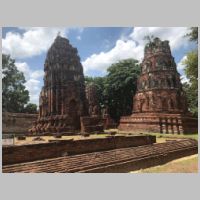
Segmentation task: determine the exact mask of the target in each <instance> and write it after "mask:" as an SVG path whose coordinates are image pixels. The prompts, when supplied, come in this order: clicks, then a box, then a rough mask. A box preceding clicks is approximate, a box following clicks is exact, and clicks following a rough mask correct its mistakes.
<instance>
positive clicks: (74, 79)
mask: <svg viewBox="0 0 200 200" xmlns="http://www.w3.org/2000/svg"><path fill="white" fill-rule="evenodd" d="M86 115H88V108H87V102H86V96H85V85H84V75H83V67H82V65H81V63H80V58H79V56H78V54H77V49H76V48H74V47H72V46H71V44H70V43H69V40H68V39H66V38H63V37H61V36H59V35H58V36H57V37H56V39H55V41H54V43H53V44H52V45H51V47H50V49H49V50H48V53H47V57H46V60H45V64H44V86H43V88H42V91H41V93H40V98H39V118H38V120H37V122H36V123H35V125H34V127H33V128H32V129H31V132H36V133H43V132H63V131H73V130H79V129H80V117H81V116H86Z"/></svg>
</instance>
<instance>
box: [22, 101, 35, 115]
mask: <svg viewBox="0 0 200 200" xmlns="http://www.w3.org/2000/svg"><path fill="white" fill-rule="evenodd" d="M23 112H25V113H30V114H35V113H37V105H36V104H33V103H28V104H27V105H26V106H25V108H24V110H23Z"/></svg>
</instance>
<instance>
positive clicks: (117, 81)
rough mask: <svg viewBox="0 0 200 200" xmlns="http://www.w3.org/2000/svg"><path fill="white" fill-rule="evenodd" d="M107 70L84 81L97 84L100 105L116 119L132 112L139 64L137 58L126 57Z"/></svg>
mask: <svg viewBox="0 0 200 200" xmlns="http://www.w3.org/2000/svg"><path fill="white" fill-rule="evenodd" d="M107 71H108V74H107V75H106V76H105V77H95V78H91V77H86V79H85V81H86V84H89V83H91V82H92V83H94V84H96V85H97V87H98V95H99V101H100V105H101V107H102V108H103V107H108V110H109V114H110V115H111V117H112V118H113V119H115V120H116V121H118V120H119V119H120V116H122V115H129V114H131V112H132V104H133V95H134V94H135V92H136V86H137V78H138V75H139V74H140V66H139V64H138V61H137V60H134V59H126V60H121V61H119V62H117V63H114V64H112V65H111V66H110V67H109V68H108V69H107Z"/></svg>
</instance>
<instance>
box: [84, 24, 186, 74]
mask: <svg viewBox="0 0 200 200" xmlns="http://www.w3.org/2000/svg"><path fill="white" fill-rule="evenodd" d="M187 32H188V28H187V27H178V28H166V27H164V28H162V27H135V28H134V29H133V32H132V33H131V34H130V35H128V36H125V35H123V37H120V39H119V40H117V42H116V44H115V47H114V48H112V49H111V50H110V51H107V52H100V53H99V54H92V55H91V56H90V57H88V58H87V59H85V60H84V61H83V62H82V64H83V67H84V72H85V74H87V75H90V73H91V72H92V71H96V72H100V73H104V74H105V73H106V69H107V68H108V67H109V66H110V65H111V64H112V63H114V62H117V61H118V60H120V59H127V58H135V59H138V60H139V61H141V59H142V58H143V54H144V46H145V41H144V37H145V36H147V35H154V36H155V37H160V38H161V39H162V40H169V41H170V46H171V49H172V51H173V50H177V49H180V48H182V47H187V46H188V44H189V42H188V38H186V37H184V35H185V34H186V33H187Z"/></svg>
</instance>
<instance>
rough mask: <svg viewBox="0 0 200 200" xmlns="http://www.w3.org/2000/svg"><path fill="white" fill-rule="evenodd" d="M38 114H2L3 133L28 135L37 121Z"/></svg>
mask: <svg viewBox="0 0 200 200" xmlns="http://www.w3.org/2000/svg"><path fill="white" fill-rule="evenodd" d="M37 117H38V114H27V113H9V112H3V113H2V132H3V134H5V133H7V134H8V133H9V134H10V133H12V134H13V133H14V134H17V133H22V134H27V133H28V129H29V128H30V127H31V126H32V124H33V122H34V121H36V120H37Z"/></svg>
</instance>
